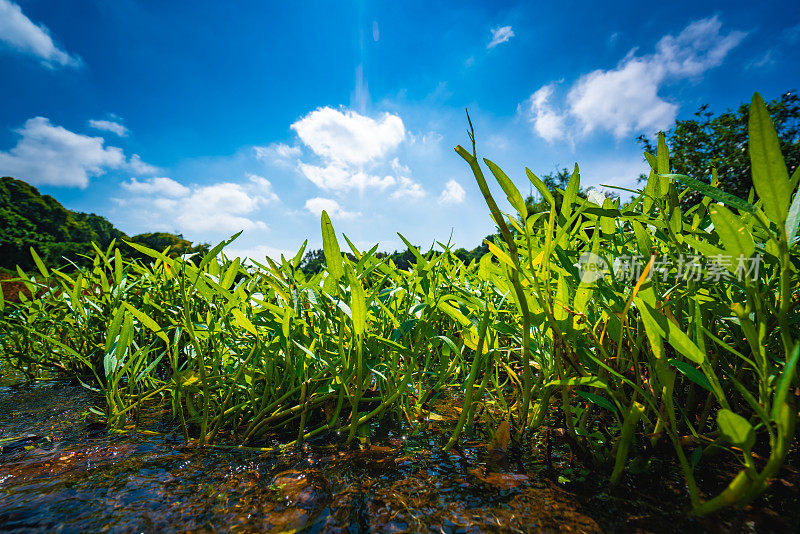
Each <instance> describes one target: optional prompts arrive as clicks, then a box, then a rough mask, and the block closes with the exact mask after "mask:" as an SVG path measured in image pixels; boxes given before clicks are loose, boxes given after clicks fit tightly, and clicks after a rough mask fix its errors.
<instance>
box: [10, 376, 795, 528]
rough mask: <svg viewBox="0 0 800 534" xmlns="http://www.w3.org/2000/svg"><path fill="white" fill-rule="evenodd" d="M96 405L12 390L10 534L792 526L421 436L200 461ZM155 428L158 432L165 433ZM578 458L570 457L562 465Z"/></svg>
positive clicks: (200, 454)
mask: <svg viewBox="0 0 800 534" xmlns="http://www.w3.org/2000/svg"><path fill="white" fill-rule="evenodd" d="M97 402H98V399H96V398H94V397H92V395H91V394H90V392H88V391H87V390H85V389H82V388H80V387H76V386H70V385H65V384H64V383H58V382H43V383H39V384H36V385H33V386H21V387H18V388H10V387H0V445H1V446H2V447H3V450H2V452H0V530H2V531H11V532H14V531H19V532H27V531H47V532H92V531H101V530H103V531H111V532H154V531H160V532H174V531H181V532H183V531H239V532H256V531H258V532H285V531H292V530H304V531H308V532H487V531H488V532H540V531H545V532H601V531H623V530H629V529H632V530H643V531H647V530H652V531H670V530H672V531H685V530H687V529H691V530H712V531H719V530H722V531H737V530H740V529H745V530H747V529H748V528H750V527H752V528H756V527H758V530H771V529H772V528H773V527H774V528H775V530H783V527H785V526H786V525H785V524H783V523H781V522H779V521H778V522H773V523H770V521H769V520H765V519H763V518H761V519H759V518H758V517H756V519H752V518H751V517H749V516H746V515H745V516H743V515H741V514H740V515H738V516H736V517H735V518H734V519H731V518H728V519H727V520H726V521H715V522H708V521H704V522H702V523H699V522H696V521H692V520H688V519H686V518H685V517H684V515H683V514H682V510H681V497H680V495H672V500H674V501H676V504H674V505H669V504H666V503H665V500H664V495H667V496H669V492H670V491H675V490H674V488H672V489H670V487H671V486H670V485H669V484H666V485H662V486H663V487H661V486H660V487H661V489H660V490H659V491H662V492H664V491H666V492H667V493H662V494H658V493H652V492H650V491H649V490H648V489H646V488H645V489H641V488H640V489H637V488H636V487H627V488H621V489H620V490H615V493H608V492H606V491H604V489H603V487H602V482H601V481H602V480H603V479H602V477H597V483H596V484H595V483H593V482H591V480H586V481H584V482H582V483H580V484H577V485H576V484H575V483H568V482H565V480H566V478H567V477H566V476H565V474H566V475H569V476H572V477H573V478H575V474H576V473H579V471H578V470H577V469H576V470H569V468H564V469H562V470H561V471H559V472H560V473H561V475H558V476H556V474H555V473H554V472H553V471H551V470H548V469H545V468H544V466H543V465H542V462H538V461H537V460H536V458H535V457H531V458H527V459H525V460H524V461H523V460H522V459H519V460H513V461H503V462H500V463H499V464H497V463H495V462H493V461H491V459H490V458H487V454H486V447H485V446H484V447H480V446H476V447H473V448H469V449H465V450H462V451H458V452H455V453H443V452H441V445H442V443H443V441H442V440H443V438H444V436H443V435H440V434H438V433H437V432H434V431H430V432H426V433H423V434H422V435H420V436H416V437H413V438H407V437H403V436H399V435H394V434H392V433H391V432H387V433H385V434H384V435H383V436H382V437H380V438H378V437H376V439H375V440H374V442H373V443H374V444H373V445H370V446H369V447H366V448H364V449H362V450H344V449H342V448H341V447H336V446H333V445H324V444H321V443H316V444H313V445H311V446H307V447H305V448H303V449H299V450H297V451H294V452H290V453H284V454H280V455H277V454H265V453H259V452H253V451H244V450H235V449H234V450H221V449H202V450H201V449H195V448H187V447H185V446H184V443H183V440H182V438H181V437H179V436H176V435H170V434H162V435H147V434H145V433H141V432H129V433H126V434H110V433H108V432H107V431H106V430H105V429H104V428H103V427H102V425H99V424H97V423H94V424H92V423H88V422H85V418H84V415H83V414H84V413H85V412H86V411H87V410H88V408H89V407H91V406H93V405H95V404H97ZM149 426H150V427H151V428H156V429H158V428H159V423H158V421H155V422H151V424H150V425H149ZM168 427H169V425H168V423H164V424H163V429H164V430H166V429H167V428H168ZM565 457H566V455H565V456H564V457H562V456H560V455H559V453H558V451H557V452H556V454H555V462H556V464H557V465H559V462H562V463H563V462H564V461H566V460H565ZM564 465H566V464H564ZM562 467H563V465H562ZM565 469H566V470H565ZM559 476H560V477H561V478H560V481H561V482H559ZM584 477H585V475H579V477H578V478H581V479H583V478H584ZM591 478H592V477H591V475H589V476H588V479H591ZM593 484H594V485H593ZM665 488H666V489H665ZM668 502H669V500H668V501H667V503H668ZM670 506H671V508H670ZM762 527H763V528H762Z"/></svg>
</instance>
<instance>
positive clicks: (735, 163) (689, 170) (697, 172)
mask: <svg viewBox="0 0 800 534" xmlns="http://www.w3.org/2000/svg"><path fill="white" fill-rule="evenodd" d="M767 109H768V110H769V113H770V116H771V117H772V120H773V121H774V122H775V128H776V129H777V131H778V138H779V140H780V143H781V151H782V152H783V155H784V158H786V164H787V166H788V167H789V172H790V173H793V172H794V171H795V170H796V169H797V167H798V164H800V98H798V96H797V94H796V93H794V92H791V91H787V92H786V93H784V94H782V95H781V96H780V97H778V98H776V99H775V100H772V101H771V102H767ZM749 111H750V105H749V104H747V103H745V104H741V105H740V106H739V108H738V109H737V110H736V111H731V110H728V111H726V112H724V113H722V114H720V115H717V116H714V114H713V113H711V112H710V111H708V104H704V105H703V106H700V109H698V110H697V111H696V112H695V114H694V117H693V118H691V119H685V120H678V121H675V125H674V126H673V127H672V129H671V130H669V131H668V132H667V133H666V139H667V145H668V146H669V154H670V163H671V164H672V169H673V172H676V173H678V174H686V175H689V176H691V177H693V178H696V179H698V180H700V181H703V182H706V183H709V182H710V181H711V169H712V168H713V167H715V168H716V169H717V175H718V177H719V182H720V185H719V187H720V189H722V190H723V191H726V192H728V193H731V194H733V195H736V196H738V197H740V198H744V199H746V198H747V196H748V194H749V193H750V188H751V187H752V185H753V182H752V177H751V174H750V154H749V152H748V147H747V138H748V135H747V118H748V115H749ZM637 141H638V143H639V144H640V145H641V146H642V147H643V148H644V149H645V150H646V151H648V152H651V153H655V150H656V147H654V146H653V144H652V143H651V142H650V140H649V139H647V138H646V137H645V136H639V138H638V139H637ZM646 179H647V177H646V176H640V180H646ZM702 197H703V195H702V194H701V193H698V192H696V191H690V192H688V193H687V194H686V196H685V197H684V199H683V203H684V204H685V205H686V206H687V207H689V206H692V205H694V204H697V203H698V202H700V200H701V199H702Z"/></svg>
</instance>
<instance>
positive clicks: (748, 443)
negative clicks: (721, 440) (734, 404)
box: [717, 408, 756, 452]
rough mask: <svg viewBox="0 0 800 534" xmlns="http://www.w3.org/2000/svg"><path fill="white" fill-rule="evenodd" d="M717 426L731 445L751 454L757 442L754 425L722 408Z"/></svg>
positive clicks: (718, 413) (718, 415)
mask: <svg viewBox="0 0 800 534" xmlns="http://www.w3.org/2000/svg"><path fill="white" fill-rule="evenodd" d="M717 426H718V427H719V431H720V434H722V436H723V437H725V439H726V440H728V442H729V443H730V444H731V445H734V446H736V447H741V448H742V450H743V451H745V452H749V451H750V449H751V448H752V447H753V444H754V443H755V442H756V431H755V430H754V429H753V425H751V424H750V422H749V421H748V420H747V419H745V418H744V417H742V416H741V415H739V414H736V413H733V412H732V411H730V410H727V409H725V408H722V409H721V410H720V411H719V412H717Z"/></svg>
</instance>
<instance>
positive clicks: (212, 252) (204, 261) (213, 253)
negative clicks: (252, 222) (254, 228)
mask: <svg viewBox="0 0 800 534" xmlns="http://www.w3.org/2000/svg"><path fill="white" fill-rule="evenodd" d="M243 231H244V230H239V231H238V232H236V233H235V234H233V235H232V236H230V237H229V238H228V239H226V240H225V241H221V242H220V243H217V245H216V246H215V247H214V248H212V249H211V250H209V251H208V252H207V253H206V255H205V256H203V259H202V260H200V265H198V266H197V269H198V270H200V271H202V270H203V267H205V266H206V265H208V263H209V262H210V261H211V260H213V259H214V258H216V257H217V255H218V254H219V253H220V252H222V249H223V248H225V247H227V246H228V245H230V244H231V243H233V241H234V240H235V239H236V238H237V237H239V236H240V235H242V232H243Z"/></svg>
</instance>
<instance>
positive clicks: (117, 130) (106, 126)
mask: <svg viewBox="0 0 800 534" xmlns="http://www.w3.org/2000/svg"><path fill="white" fill-rule="evenodd" d="M0 1H2V0H0ZM89 126H90V127H92V128H94V129H95V130H103V131H105V132H111V133H113V134H117V135H118V136H120V137H127V136H128V133H129V131H128V129H127V128H126V127H125V126H123V125H122V124H120V123H118V122H114V121H107V120H94V119H91V120H89Z"/></svg>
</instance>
